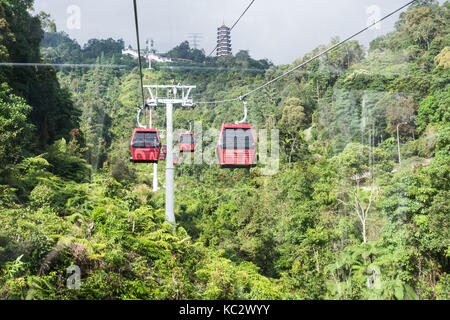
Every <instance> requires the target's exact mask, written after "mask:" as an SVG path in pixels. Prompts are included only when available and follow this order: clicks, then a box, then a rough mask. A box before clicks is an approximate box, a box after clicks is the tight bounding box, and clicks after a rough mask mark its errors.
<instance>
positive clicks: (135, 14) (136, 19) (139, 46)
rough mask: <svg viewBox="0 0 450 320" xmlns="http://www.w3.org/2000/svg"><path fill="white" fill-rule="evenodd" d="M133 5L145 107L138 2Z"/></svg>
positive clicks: (134, 0)
mask: <svg viewBox="0 0 450 320" xmlns="http://www.w3.org/2000/svg"><path fill="white" fill-rule="evenodd" d="M133 5H134V22H135V25H136V40H137V47H138V61H139V78H140V80H141V94H142V107H144V106H145V95H144V81H143V79H142V78H143V76H142V62H141V44H140V42H139V23H138V11H137V4H136V0H133Z"/></svg>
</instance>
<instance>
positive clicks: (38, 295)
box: [0, 0, 450, 300]
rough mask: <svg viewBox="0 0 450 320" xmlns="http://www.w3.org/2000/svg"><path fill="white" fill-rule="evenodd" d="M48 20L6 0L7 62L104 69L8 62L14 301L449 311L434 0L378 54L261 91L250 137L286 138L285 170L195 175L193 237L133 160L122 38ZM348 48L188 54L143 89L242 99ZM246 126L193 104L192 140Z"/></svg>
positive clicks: (1, 29) (446, 85) (3, 148)
mask: <svg viewBox="0 0 450 320" xmlns="http://www.w3.org/2000/svg"><path fill="white" fill-rule="evenodd" d="M32 6H33V0H14V1H13V0H0V62H8V63H24V62H26V63H62V64H71V63H83V64H98V65H102V66H103V67H100V66H98V67H92V68H87V67H71V68H59V69H56V68H54V67H50V66H42V67H23V66H13V65H2V66H0V299H398V300H402V299H433V300H434V299H441V300H448V299H449V298H450V265H449V262H450V261H449V258H450V235H449V230H450V215H449V212H450V202H449V200H448V199H449V198H450V190H449V186H450V181H449V173H450V124H449V120H450V82H449V79H450V77H449V73H450V35H449V31H450V30H449V21H450V16H449V15H450V12H449V9H450V3H449V2H448V1H446V2H445V3H444V4H442V5H439V4H438V3H437V2H435V1H420V2H418V3H417V4H415V5H412V6H411V7H409V8H408V9H407V10H406V11H405V12H404V13H402V14H401V16H400V18H399V20H398V21H397V22H396V25H395V30H394V31H392V32H391V33H389V34H386V35H383V36H381V37H378V38H376V39H375V40H373V41H372V42H371V43H370V47H369V48H364V47H363V46H362V45H361V44H360V43H359V42H357V41H355V40H353V41H350V42H347V43H345V44H344V45H343V46H342V47H340V48H338V49H337V50H334V51H331V52H330V53H328V54H327V55H326V56H323V57H322V58H320V59H317V60H315V61H313V62H312V63H310V64H308V65H306V66H305V67H304V68H301V69H298V70H297V71H295V72H294V73H293V74H291V75H289V76H287V77H285V78H282V79H281V80H279V81H277V82H275V83H273V84H272V85H270V86H268V87H266V88H264V89H263V90H260V91H258V92H255V93H254V94H253V95H251V96H249V98H248V99H247V100H248V109H249V112H248V121H249V123H251V124H253V125H254V126H255V128H258V129H268V130H272V129H276V130H279V143H280V163H279V168H278V171H277V172H276V173H275V174H272V175H264V174H263V171H262V170H263V169H264V168H263V166H262V165H258V166H257V167H255V168H252V169H235V170H230V169H219V166H218V165H217V164H213V165H210V164H187V163H181V164H179V165H177V166H176V175H175V185H176V191H175V214H176V220H177V226H176V229H173V228H172V225H170V224H169V223H168V222H166V221H165V212H164V199H165V195H164V188H161V190H159V191H157V192H153V191H152V188H151V186H152V172H153V166H149V165H147V164H132V163H130V162H129V157H130V154H129V153H130V150H129V144H130V135H131V133H132V130H133V128H134V127H135V126H136V105H137V104H138V103H139V99H140V88H139V86H140V84H139V83H140V82H139V80H140V79H139V71H138V68H137V62H136V61H134V60H133V59H131V58H129V57H124V56H122V55H121V49H122V48H123V47H124V43H123V41H122V40H113V39H107V40H98V39H92V40H90V41H89V42H88V43H87V44H86V45H84V46H83V47H81V46H80V45H79V44H78V43H77V42H76V41H75V40H73V39H71V38H70V37H69V36H68V35H67V34H65V33H63V32H58V31H57V30H56V28H55V25H54V23H53V22H52V21H51V18H50V17H49V16H48V15H47V14H44V13H41V14H39V15H37V16H33V15H32V14H31V13H30V12H31V10H30V9H31V8H32ZM130 23H131V22H130ZM338 41H339V39H338V38H335V39H331V41H330V43H328V44H325V45H320V46H318V47H317V48H316V49H315V50H313V51H312V52H311V53H309V54H308V55H306V56H304V57H300V58H299V59H298V60H297V61H294V62H293V63H292V65H279V66H275V65H273V64H272V63H271V62H270V61H269V60H255V59H253V58H251V57H250V56H249V54H248V52H247V51H239V52H237V53H236V54H235V55H232V56H231V55H230V56H225V57H220V58H216V57H214V58H211V57H209V58H207V57H206V56H205V53H204V52H203V51H201V50H194V49H191V48H190V47H189V43H188V42H183V43H181V44H180V45H179V46H177V47H175V48H174V49H173V50H171V51H170V52H168V56H171V57H177V58H183V59H190V60H193V62H192V63H190V62H183V63H178V64H177V63H174V64H172V65H170V66H169V65H166V64H155V66H154V69H153V70H148V69H145V70H144V83H145V84H150V83H158V84H167V83H174V82H175V83H182V84H192V85H196V86H197V88H196V89H195V91H193V98H194V101H210V100H214V99H227V98H234V97H236V96H239V95H242V94H244V93H246V92H247V91H249V90H250V89H253V88H255V87H257V86H259V85H261V84H263V83H265V82H266V81H268V80H270V79H273V78H274V77H276V76H278V75H280V74H282V73H283V72H285V71H286V70H288V69H290V68H292V67H293V66H295V65H298V64H299V63H301V62H303V61H306V60H307V59H309V58H311V57H313V56H314V55H316V54H317V53H319V52H321V51H323V50H324V49H326V48H328V47H329V46H331V45H333V44H335V43H337V42H338ZM104 65H112V66H113V65H122V66H123V67H121V68H117V67H104ZM156 114H157V118H156V119H155V124H156V126H157V127H158V128H163V127H165V110H164V108H163V107H158V108H157V109H156ZM242 114H243V111H242V103H241V102H229V103H223V104H198V105H195V106H194V107H193V108H190V109H183V108H177V109H175V111H174V128H187V127H188V121H190V120H192V121H201V122H202V126H203V132H204V133H205V132H206V131H208V129H218V128H219V127H220V125H221V124H222V123H225V122H231V121H232V122H234V121H236V120H239V119H241V118H242ZM397 139H398V140H397ZM398 142H399V144H398ZM206 144H207V143H206V142H204V145H206ZM398 145H399V146H400V147H399V149H398ZM158 168H159V175H158V179H159V183H160V185H161V186H162V185H163V184H164V164H163V165H159V166H158ZM70 266H78V267H79V268H80V271H81V286H80V287H79V288H77V289H71V288H70V286H68V285H67V281H68V278H69V276H70V275H71V272H68V268H69V267H70Z"/></svg>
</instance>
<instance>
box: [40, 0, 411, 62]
mask: <svg viewBox="0 0 450 320" xmlns="http://www.w3.org/2000/svg"><path fill="white" fill-rule="evenodd" d="M250 2H251V0H160V1H154V0H138V10H139V25H140V26H139V27H140V33H141V34H140V36H141V46H142V47H144V46H145V40H146V39H147V38H152V39H154V41H155V48H156V49H157V50H158V51H160V52H166V51H168V50H170V49H171V48H173V47H174V46H176V45H178V44H180V43H181V42H182V41H184V40H189V35H190V34H191V33H201V34H202V38H201V39H200V44H199V48H200V49H205V52H206V54H209V53H210V52H211V50H212V49H213V48H214V47H215V45H216V38H217V27H219V26H220V25H221V24H222V21H224V22H225V24H226V25H227V26H229V27H231V25H232V24H233V23H234V22H235V21H236V19H237V18H238V17H239V16H240V15H241V13H242V12H243V11H244V10H245V8H246V7H247V5H248V4H249V3H250ZM407 2H408V0H314V1H311V0H276V1H275V0H256V1H255V2H254V3H253V5H252V7H251V8H250V9H249V10H248V11H247V13H246V14H245V15H244V17H243V18H242V19H241V21H240V22H239V23H238V24H237V25H236V27H235V28H234V29H233V31H232V34H231V41H232V47H233V53H236V52H238V51H239V50H241V49H243V50H248V51H249V52H250V55H251V56H252V57H253V58H255V59H263V58H268V59H269V60H271V61H272V62H274V63H275V64H284V63H292V62H293V61H294V60H295V59H297V58H299V57H301V56H303V55H304V54H306V53H308V52H310V51H311V50H312V49H314V48H315V47H317V46H318V45H320V44H326V43H329V41H330V39H331V38H332V37H333V36H340V38H341V39H343V38H345V37H347V36H349V35H351V34H353V33H355V32H356V31H359V30H360V29H362V28H363V27H365V26H366V25H367V23H368V21H369V20H370V19H371V17H377V16H380V17H381V16H384V15H386V14H387V13H389V12H391V11H393V10H395V9H396V8H398V7H400V6H402V5H404V4H405V3H407ZM35 11H36V12H39V11H45V12H47V13H50V14H51V16H52V18H53V19H54V20H55V22H56V26H57V28H58V31H62V30H63V31H65V32H67V33H68V34H69V35H70V36H71V37H72V38H75V39H76V40H77V41H78V42H79V43H80V44H81V45H83V44H84V43H86V42H87V40H89V39H91V38H98V39H105V38H110V37H111V38H113V39H120V38H122V39H123V40H124V41H125V43H126V45H127V46H128V44H131V45H132V46H133V47H136V35H135V29H134V13H133V1H132V0H35ZM78 11H79V13H80V14H79V15H78V14H77V12H78ZM78 16H79V19H77V18H78ZM397 18H398V14H397V15H395V16H393V17H391V18H390V19H389V20H388V21H386V22H383V23H382V24H381V26H380V28H378V29H374V30H370V31H368V32H367V33H365V34H364V35H361V36H359V37H358V38H357V39H358V40H359V41H360V42H361V43H363V44H364V45H366V46H368V44H369V42H370V41H371V40H373V39H374V38H375V37H376V36H377V35H382V34H385V33H387V32H390V31H392V30H393V27H394V23H395V21H396V20H397Z"/></svg>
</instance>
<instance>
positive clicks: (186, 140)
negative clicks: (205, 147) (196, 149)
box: [180, 134, 194, 144]
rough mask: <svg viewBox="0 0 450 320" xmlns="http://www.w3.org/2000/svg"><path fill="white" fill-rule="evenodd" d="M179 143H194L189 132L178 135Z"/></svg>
mask: <svg viewBox="0 0 450 320" xmlns="http://www.w3.org/2000/svg"><path fill="white" fill-rule="evenodd" d="M180 143H182V144H194V137H193V136H192V135H190V134H182V135H181V136H180Z"/></svg>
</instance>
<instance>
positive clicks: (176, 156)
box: [173, 152, 178, 164]
mask: <svg viewBox="0 0 450 320" xmlns="http://www.w3.org/2000/svg"><path fill="white" fill-rule="evenodd" d="M173 164H178V155H177V154H176V153H175V152H174V153H173Z"/></svg>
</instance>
